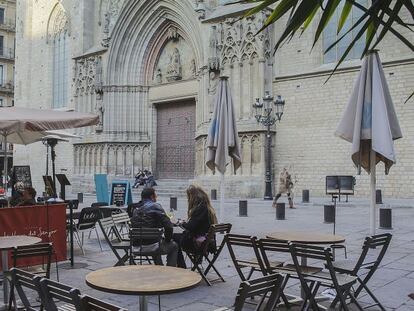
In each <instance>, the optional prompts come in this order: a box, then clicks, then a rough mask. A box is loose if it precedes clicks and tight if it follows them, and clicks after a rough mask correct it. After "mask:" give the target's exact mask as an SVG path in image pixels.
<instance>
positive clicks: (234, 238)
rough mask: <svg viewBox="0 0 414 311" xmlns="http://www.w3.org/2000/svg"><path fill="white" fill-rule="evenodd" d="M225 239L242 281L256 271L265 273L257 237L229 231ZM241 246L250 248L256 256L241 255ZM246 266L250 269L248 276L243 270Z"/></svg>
mask: <svg viewBox="0 0 414 311" xmlns="http://www.w3.org/2000/svg"><path fill="white" fill-rule="evenodd" d="M225 240H226V245H227V248H228V249H229V253H230V257H231V259H232V260H233V264H234V267H235V268H236V271H237V273H238V274H239V276H240V279H241V280H242V281H247V280H249V279H250V277H251V276H252V274H253V273H254V272H255V271H259V272H260V273H262V274H265V273H264V271H265V269H266V268H265V265H264V263H263V260H262V258H261V256H260V253H259V249H258V247H257V238H256V237H254V236H249V235H242V234H232V233H229V234H226V237H225ZM240 248H243V249H246V248H248V249H250V253H253V254H254V258H248V259H247V258H246V256H241V251H240ZM250 256H251V255H250ZM241 257H243V258H241ZM282 264H283V263H282V262H281V263H280V265H282ZM244 268H248V269H250V271H249V274H248V275H247V277H246V276H245V275H244V273H243V271H242V269H244Z"/></svg>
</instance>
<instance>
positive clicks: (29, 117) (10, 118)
mask: <svg viewBox="0 0 414 311" xmlns="http://www.w3.org/2000/svg"><path fill="white" fill-rule="evenodd" d="M98 122H99V116H97V115H94V114H89V113H80V112H74V111H58V110H45V109H33V108H20V107H0V135H1V136H3V139H4V143H5V145H6V146H7V143H8V142H9V143H11V142H12V141H10V140H9V139H8V138H9V137H10V138H12V139H13V141H14V142H15V143H23V144H27V143H28V142H29V141H30V140H32V141H31V142H33V141H35V140H36V139H37V140H38V139H39V138H41V137H42V135H41V134H39V135H37V134H32V133H30V131H32V132H44V131H50V130H61V129H70V128H78V127H84V126H90V125H96V124H98ZM6 149H7V148H5V155H4V159H5V160H4V180H5V182H6V183H7V177H6V176H7V175H6V174H7V154H6ZM6 183H5V184H6Z"/></svg>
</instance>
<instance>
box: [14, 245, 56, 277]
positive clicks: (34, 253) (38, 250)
mask: <svg viewBox="0 0 414 311" xmlns="http://www.w3.org/2000/svg"><path fill="white" fill-rule="evenodd" d="M52 253H53V247H52V243H48V242H46V243H37V244H32V245H25V246H18V247H15V248H13V250H12V258H13V267H17V266H18V264H19V260H20V259H24V258H37V259H39V260H42V262H41V263H42V264H46V269H45V271H44V276H45V277H47V278H49V277H50V265H51V262H52Z"/></svg>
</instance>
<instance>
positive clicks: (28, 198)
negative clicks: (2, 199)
mask: <svg viewBox="0 0 414 311" xmlns="http://www.w3.org/2000/svg"><path fill="white" fill-rule="evenodd" d="M31 205H36V190H34V189H33V188H32V187H26V188H24V191H23V194H22V197H21V199H20V202H18V203H17V204H16V205H15V206H16V207H17V206H31Z"/></svg>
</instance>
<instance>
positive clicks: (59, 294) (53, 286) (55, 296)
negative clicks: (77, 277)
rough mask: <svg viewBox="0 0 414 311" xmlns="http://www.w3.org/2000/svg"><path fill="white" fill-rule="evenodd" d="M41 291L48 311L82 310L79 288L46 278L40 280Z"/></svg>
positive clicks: (43, 302)
mask: <svg viewBox="0 0 414 311" xmlns="http://www.w3.org/2000/svg"><path fill="white" fill-rule="evenodd" d="M40 290H41V292H42V295H41V299H42V304H43V306H44V307H45V309H46V311H70V310H76V311H80V310H82V309H81V300H80V291H79V289H77V288H72V287H71V286H69V285H65V284H62V283H58V282H55V281H52V280H49V279H45V278H44V279H41V280H40Z"/></svg>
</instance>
